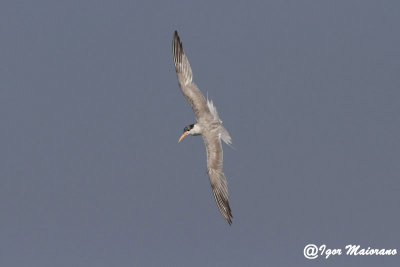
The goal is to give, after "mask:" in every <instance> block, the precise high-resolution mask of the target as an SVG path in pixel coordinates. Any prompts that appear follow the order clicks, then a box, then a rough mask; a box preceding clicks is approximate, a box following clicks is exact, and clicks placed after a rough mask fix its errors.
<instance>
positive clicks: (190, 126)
mask: <svg viewBox="0 0 400 267" xmlns="http://www.w3.org/2000/svg"><path fill="white" fill-rule="evenodd" d="M193 127H194V124H190V125H188V126H186V127H185V128H183V132H189V131H190V130H192V129H193Z"/></svg>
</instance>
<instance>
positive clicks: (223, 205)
mask: <svg viewBox="0 0 400 267" xmlns="http://www.w3.org/2000/svg"><path fill="white" fill-rule="evenodd" d="M172 52H173V55H174V64H175V70H176V74H177V77H178V82H179V86H180V88H181V91H182V94H183V95H184V96H185V98H186V100H187V101H188V102H189V104H190V105H191V107H192V109H193V111H194V114H195V117H196V120H197V123H196V124H192V125H189V126H187V127H185V129H184V132H183V134H182V136H181V138H180V139H179V142H180V141H181V140H182V139H183V138H184V137H185V136H187V135H194V136H196V135H202V137H203V140H204V144H205V146H206V151H207V174H208V176H209V178H210V183H211V187H212V190H213V193H214V197H215V201H216V202H217V205H218V209H219V211H220V212H221V214H222V216H223V217H224V219H225V220H226V221H227V222H228V223H229V224H232V212H231V209H230V206H229V201H228V187H227V182H226V178H225V175H224V173H223V172H222V163H223V151H222V145H221V139H222V140H223V141H224V142H225V143H227V144H229V145H230V144H231V143H232V141H231V137H230V135H229V133H228V131H227V130H226V129H225V128H224V127H223V126H222V121H221V120H220V118H219V115H218V112H217V109H216V107H215V106H214V104H213V102H212V101H210V100H208V99H207V100H206V99H205V98H204V96H203V94H202V93H201V92H200V90H199V89H198V88H197V86H196V84H195V83H194V82H193V81H192V80H193V74H192V69H191V67H190V64H189V61H188V59H187V57H186V55H185V53H184V51H183V48H182V43H181V41H180V39H179V36H178V33H177V32H176V31H175V33H174V39H173V42H172Z"/></svg>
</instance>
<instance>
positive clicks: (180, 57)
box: [172, 31, 213, 122]
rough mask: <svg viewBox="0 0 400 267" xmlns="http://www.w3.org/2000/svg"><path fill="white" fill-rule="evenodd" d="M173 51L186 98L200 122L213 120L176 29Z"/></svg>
mask: <svg viewBox="0 0 400 267" xmlns="http://www.w3.org/2000/svg"><path fill="white" fill-rule="evenodd" d="M172 53H173V55H174V64H175V70H176V75H177V76H178V82H179V86H180V88H181V91H182V94H183V95H184V96H185V98H186V100H187V101H188V102H189V104H190V105H191V106H192V109H193V111H194V114H195V116H196V120H197V121H198V122H204V121H209V120H212V118H213V117H212V114H211V112H210V110H209V109H208V106H207V104H206V100H205V99H204V96H203V95H202V93H201V92H200V90H199V88H197V86H196V84H195V83H194V82H193V81H192V79H193V74H192V69H191V67H190V64H189V60H188V59H187V57H186V55H185V52H184V51H183V47H182V43H181V40H180V39H179V36H178V33H177V32H176V31H175V33H174V39H173V42H172Z"/></svg>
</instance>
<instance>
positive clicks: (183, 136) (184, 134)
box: [178, 132, 188, 143]
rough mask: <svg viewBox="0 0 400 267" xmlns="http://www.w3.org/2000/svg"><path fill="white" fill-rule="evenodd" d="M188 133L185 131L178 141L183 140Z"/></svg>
mask: <svg viewBox="0 0 400 267" xmlns="http://www.w3.org/2000/svg"><path fill="white" fill-rule="evenodd" d="M187 135H188V134H187V133H186V132H184V133H183V134H182V135H181V138H179V140H178V143H179V142H180V141H182V139H183V138H185V137H186V136H187Z"/></svg>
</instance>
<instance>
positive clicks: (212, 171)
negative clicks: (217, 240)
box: [203, 132, 233, 224]
mask: <svg viewBox="0 0 400 267" xmlns="http://www.w3.org/2000/svg"><path fill="white" fill-rule="evenodd" d="M203 140H204V143H205V145H206V150H207V173H208V176H209V177H210V183H211V188H212V190H213V193H214V197H215V201H216V202H217V205H218V209H219V211H220V212H221V214H222V216H223V217H224V219H225V220H226V221H227V222H228V223H229V224H232V217H233V216H232V212H231V208H230V206H229V200H228V186H227V181H226V178H225V175H224V173H223V172H222V162H223V151H222V145H221V140H220V138H219V136H218V135H217V133H216V132H208V133H203Z"/></svg>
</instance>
